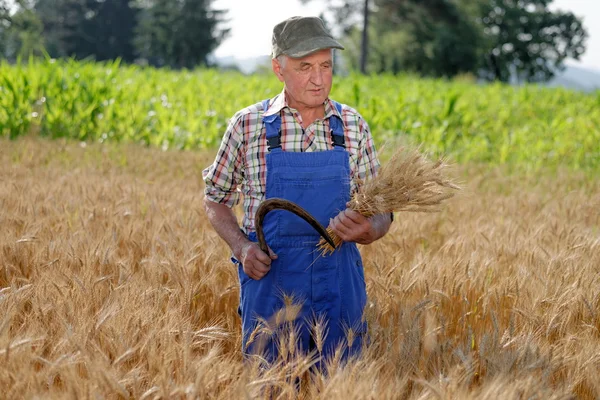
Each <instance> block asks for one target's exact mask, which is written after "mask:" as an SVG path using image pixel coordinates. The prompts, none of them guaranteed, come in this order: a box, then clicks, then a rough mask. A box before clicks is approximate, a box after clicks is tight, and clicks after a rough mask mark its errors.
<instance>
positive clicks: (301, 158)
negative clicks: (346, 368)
mask: <svg viewBox="0 0 600 400" xmlns="http://www.w3.org/2000/svg"><path fill="white" fill-rule="evenodd" d="M272 41H273V54H272V55H273V59H272V68H273V72H274V73H275V75H276V76H277V78H278V79H279V80H280V81H281V82H283V84H284V87H283V91H282V92H281V93H280V94H278V95H277V96H275V97H274V98H272V99H268V100H265V101H262V102H259V103H256V104H254V105H251V106H249V107H247V108H245V109H243V110H241V111H239V112H237V113H236V114H235V115H234V117H233V118H232V119H231V121H230V124H229V126H228V128H227V131H226V132H225V135H224V137H223V141H222V143H221V146H220V148H219V151H218V153H217V157H216V159H215V161H214V163H213V164H212V165H211V166H209V167H208V168H207V169H205V170H204V172H203V176H204V182H205V183H206V190H205V207H206V212H207V215H208V218H209V220H210V222H211V224H212V226H213V227H214V229H215V230H216V231H217V233H218V234H219V235H220V236H221V237H222V238H223V239H224V240H225V242H227V244H228V245H229V247H230V248H231V251H232V253H233V258H232V260H233V261H234V263H236V264H237V266H238V274H239V280H240V292H241V293H240V308H239V312H240V315H241V317H242V331H243V348H244V352H245V353H246V354H252V353H256V352H258V351H260V352H261V353H262V355H263V356H265V357H266V358H267V359H268V360H270V361H274V360H275V359H276V358H277V355H278V343H280V341H279V340H278V339H277V337H276V335H277V332H278V329H277V328H278V327H277V326H276V322H277V318H276V317H275V315H276V313H277V311H278V310H280V309H281V308H282V307H284V305H285V304H286V303H287V302H286V299H290V298H294V299H296V300H297V301H300V302H301V304H302V306H301V307H300V308H299V312H298V314H297V315H294V316H295V317H296V318H295V323H296V329H297V330H296V332H297V334H298V335H297V340H298V343H297V346H298V347H299V348H300V349H301V351H303V352H311V351H315V352H318V353H319V354H320V355H321V356H322V357H324V358H327V357H330V356H331V355H332V354H333V352H334V351H335V350H336V349H337V348H341V349H343V351H344V353H343V354H344V357H345V356H347V355H351V354H356V353H357V352H358V351H359V350H360V348H361V343H362V339H363V336H364V334H365V333H366V323H365V321H364V319H363V318H362V314H363V311H364V306H365V304H366V300H367V297H366V290H365V280H364V272H363V266H362V261H361V257H360V254H359V252H358V249H357V247H356V243H360V244H369V243H371V242H373V241H375V240H377V239H379V238H381V237H382V236H383V235H385V234H386V233H387V231H388V229H389V226H390V223H391V216H390V215H389V214H386V215H377V216H374V217H371V218H365V217H363V216H362V215H360V214H359V213H357V212H354V211H352V210H350V209H346V203H347V202H348V201H349V199H350V195H351V193H352V192H353V191H355V190H356V189H357V182H360V181H363V180H364V179H365V178H367V179H368V178H369V177H371V176H373V175H374V174H375V173H376V170H377V168H378V166H379V162H378V160H377V155H376V151H375V147H374V144H373V138H372V137H371V133H370V131H369V127H368V125H367V123H366V122H365V120H364V119H363V118H362V117H361V116H360V115H359V114H358V112H357V111H356V110H354V109H353V108H351V107H349V106H346V105H342V104H339V103H337V102H335V101H333V100H331V99H330V98H329V92H330V90H331V84H332V78H333V56H332V52H333V49H343V46H342V45H341V44H340V43H338V42H337V41H336V40H335V39H334V38H333V37H332V35H331V34H330V33H329V32H328V31H327V29H326V28H325V25H324V24H323V21H321V20H320V19H319V18H315V17H293V18H290V19H287V20H285V21H283V22H281V23H279V24H277V25H276V26H275V27H274V29H273V39H272ZM240 193H242V194H243V196H244V217H243V221H242V228H241V229H240V226H239V225H238V222H237V219H236V217H235V215H234V213H233V212H232V210H231V207H233V206H234V205H235V204H237V203H238V202H239V200H240ZM269 198H283V199H286V200H289V201H292V202H294V203H296V204H298V205H299V206H301V207H303V208H305V209H306V210H307V211H309V212H310V213H311V214H312V215H313V216H314V217H315V218H316V219H317V220H319V221H320V222H321V223H322V224H324V225H325V226H327V225H329V227H330V228H331V229H332V230H333V231H334V232H335V233H336V234H337V235H338V236H339V237H340V238H341V239H342V240H343V241H344V243H343V244H342V246H341V247H340V248H338V249H337V250H336V251H335V252H334V253H333V254H332V255H329V256H320V255H319V252H318V251H317V249H316V244H317V243H318V241H319V236H318V234H317V233H316V232H315V231H314V229H313V228H312V227H311V226H310V225H309V224H308V223H306V222H305V221H303V220H302V219H300V218H299V217H297V216H296V215H294V214H292V213H289V212H287V211H283V210H279V211H273V212H271V213H269V214H268V215H267V216H266V218H265V221H264V232H265V236H266V241H267V243H268V244H269V246H270V248H271V249H272V250H273V251H271V252H270V253H271V254H270V255H267V254H266V253H264V252H262V251H261V250H260V248H259V246H258V245H257V244H256V231H255V226H254V216H255V213H256V210H257V208H258V206H259V205H260V203H261V202H262V201H263V200H264V199H269ZM288 302H289V301H288ZM288 316H289V314H288ZM315 321H316V323H317V325H316V326H317V327H318V328H319V329H317V330H318V332H316V331H315ZM261 322H262V323H263V324H265V325H268V326H270V328H271V329H272V330H273V335H271V336H270V337H268V338H267V339H266V340H264V337H263V340H257V336H256V332H258V331H259V329H257V326H258V325H257V324H259V323H261ZM323 323H326V328H324V329H323V326H322V324H323ZM259 328H260V327H259ZM267 331H268V329H267ZM263 332H264V331H263ZM263 336H264V334H263ZM259 343H261V346H260V348H259V346H258V344H259ZM340 346H341V347H340Z"/></svg>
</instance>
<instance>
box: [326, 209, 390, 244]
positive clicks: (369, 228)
mask: <svg viewBox="0 0 600 400" xmlns="http://www.w3.org/2000/svg"><path fill="white" fill-rule="evenodd" d="M329 228H331V229H332V230H333V232H335V234H336V235H338V236H339V237H340V239H342V240H343V241H344V242H356V243H360V244H369V243H372V242H373V241H375V240H376V239H378V237H377V235H376V232H375V229H374V226H373V223H372V221H371V219H369V218H367V217H365V216H363V215H362V214H360V213H358V212H356V211H354V210H351V209H349V208H347V209H345V210H344V211H342V212H341V213H339V214H338V215H337V216H336V217H335V218H334V219H332V220H330V221H329Z"/></svg>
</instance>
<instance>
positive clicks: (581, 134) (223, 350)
mask: <svg viewBox="0 0 600 400" xmlns="http://www.w3.org/2000/svg"><path fill="white" fill-rule="evenodd" d="M279 90H281V87H280V84H279V82H278V81H277V80H276V79H275V78H274V77H271V76H266V75H265V76H261V75H255V76H243V75H240V74H236V73H219V72H216V71H213V70H197V71H178V72H176V71H168V70H155V69H151V68H141V67H135V66H122V65H119V63H118V62H113V63H103V64H100V63H91V62H76V61H72V60H62V61H59V60H57V61H54V60H47V61H35V60H30V61H29V62H28V63H25V64H21V65H19V66H11V65H8V64H6V63H4V64H0V165H1V166H2V168H0V387H1V388H2V393H1V394H0V397H1V398H7V399H13V398H44V399H65V398H67V399H82V398H108V399H192V398H194V399H195V398H199V399H240V398H245V399H248V398H252V399H253V398H269V399H294V398H302V399H328V400H329V399H333V400H335V399H343V400H348V399H406V400H417V399H419V400H421V399H423V400H424V399H586V400H587V399H598V398H600V379H599V377H600V274H599V272H600V212H599V211H598V210H600V180H598V177H597V172H598V171H599V170H600V145H599V143H600V92H596V93H592V94H582V93H576V92H572V91H568V90H563V89H549V88H542V87H536V86H524V87H519V88H515V87H509V86H503V85H487V86H479V85H477V84H475V83H472V82H466V81H453V82H447V81H442V80H423V79H417V78H415V77H411V76H403V77H392V76H377V77H376V76H372V77H362V76H348V77H336V78H335V80H334V88H333V91H332V97H333V98H335V99H336V100H338V101H341V102H344V103H347V104H350V105H352V106H354V107H355V108H357V109H358V110H359V111H360V112H361V114H362V115H363V116H364V117H365V119H366V120H367V121H368V122H369V124H370V126H371V129H372V131H373V135H374V137H375V140H376V141H377V143H378V145H379V148H380V150H381V152H380V157H381V159H382V162H384V163H385V162H386V160H388V157H389V155H390V154H391V153H392V152H393V151H394V149H395V148H396V147H397V145H398V144H406V143H409V144H423V148H424V149H426V150H429V151H431V152H432V153H434V154H443V155H446V156H449V158H450V159H451V160H452V161H455V162H457V164H456V172H455V173H456V179H457V180H458V181H459V183H460V184H461V186H462V187H463V190H461V191H460V193H458V194H457V195H456V196H455V197H453V198H452V199H451V200H449V201H448V202H447V203H446V205H445V206H444V207H443V209H442V211H441V212H439V213H413V212H398V213H396V215H395V220H394V222H393V224H392V227H391V230H390V232H389V234H388V235H386V236H385V237H384V238H383V239H381V240H379V241H377V242H375V243H373V244H371V245H368V246H359V249H360V251H361V254H362V256H363V259H364V266H365V281H366V285H367V292H368V297H369V300H368V303H367V308H366V319H367V321H368V325H369V337H370V343H369V344H368V346H367V347H366V350H365V351H364V353H363V354H362V355H361V357H360V358H358V359H355V360H351V361H350V362H349V363H348V364H346V365H343V364H342V363H340V362H339V360H336V359H333V360H331V361H330V362H329V364H328V365H327V368H326V373H319V372H314V371H313V370H311V366H312V364H313V363H314V362H315V359H314V358H311V357H310V356H305V355H302V354H298V353H297V352H296V350H295V348H294V347H295V346H294V345H295V343H294V340H293V338H292V337H291V336H290V337H288V338H287V339H288V341H287V342H286V341H283V342H281V343H280V344H281V346H282V349H283V350H284V352H285V353H286V354H287V355H288V356H289V357H288V359H289V360H290V362H287V363H282V364H279V365H276V366H275V367H273V368H264V367H263V366H261V364H260V363H259V362H255V361H247V360H246V361H244V359H243V358H242V354H241V327H240V319H239V316H238V314H237V307H238V301H239V283H238V278H237V270H236V268H234V266H233V264H232V263H231V261H230V259H229V257H230V252H229V249H228V247H227V245H226V244H225V243H224V242H223V241H222V240H221V239H220V238H219V237H218V235H217V234H216V233H215V231H214V230H213V229H212V227H211V226H210V224H209V223H208V219H207V216H206V214H205V212H204V209H203V207H202V200H203V190H204V184H203V182H202V176H201V175H202V174H201V172H202V169H203V168H204V167H206V166H207V165H209V164H210V163H211V162H212V160H213V158H214V155H215V146H217V145H218V143H219V141H220V138H221V135H222V134H223V131H224V129H225V128H226V126H227V123H228V119H229V118H230V117H231V116H232V115H233V113H234V112H235V111H237V110H238V109H240V108H242V107H244V106H247V105H249V104H251V103H253V102H256V101H259V100H261V99H264V98H267V97H271V96H274V95H275V94H276V93H278V91H279ZM189 150H193V151H189ZM235 211H236V213H237V214H238V215H240V213H241V211H242V210H241V209H236V210H235ZM285 339H286V338H285V337H284V340H285Z"/></svg>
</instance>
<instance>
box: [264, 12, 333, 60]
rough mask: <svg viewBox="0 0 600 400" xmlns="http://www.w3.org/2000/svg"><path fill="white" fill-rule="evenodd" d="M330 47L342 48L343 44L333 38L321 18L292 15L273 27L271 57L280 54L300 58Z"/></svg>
mask: <svg viewBox="0 0 600 400" xmlns="http://www.w3.org/2000/svg"><path fill="white" fill-rule="evenodd" d="M331 48H335V49H340V50H344V46H342V45H341V44H340V43H339V42H338V41H337V40H335V39H334V38H333V36H332V35H331V33H329V31H328V30H327V28H326V27H325V23H324V22H323V20H321V18H317V17H292V18H288V19H286V20H285V21H283V22H280V23H278V24H277V25H275V27H274V28H273V58H276V57H279V56H280V55H282V54H284V55H286V56H288V57H292V58H300V57H304V56H307V55H309V54H311V53H314V52H315V51H319V50H323V49H331Z"/></svg>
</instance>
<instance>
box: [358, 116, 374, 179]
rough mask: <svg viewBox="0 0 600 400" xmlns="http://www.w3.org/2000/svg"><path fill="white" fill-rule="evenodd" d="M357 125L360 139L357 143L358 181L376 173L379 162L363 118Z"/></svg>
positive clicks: (367, 126)
mask: <svg viewBox="0 0 600 400" xmlns="http://www.w3.org/2000/svg"><path fill="white" fill-rule="evenodd" d="M358 127H359V129H360V136H359V137H360V138H361V140H360V142H359V145H358V158H357V163H358V170H357V176H358V179H359V180H360V181H362V182H364V181H366V180H369V179H372V178H373V177H375V176H376V175H377V170H378V169H379V166H380V164H379V159H378V158H377V150H376V149H375V142H374V141H373V136H372V135H371V130H370V129H369V125H368V124H367V122H366V121H365V120H364V119H362V118H360V119H359V124H358Z"/></svg>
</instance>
